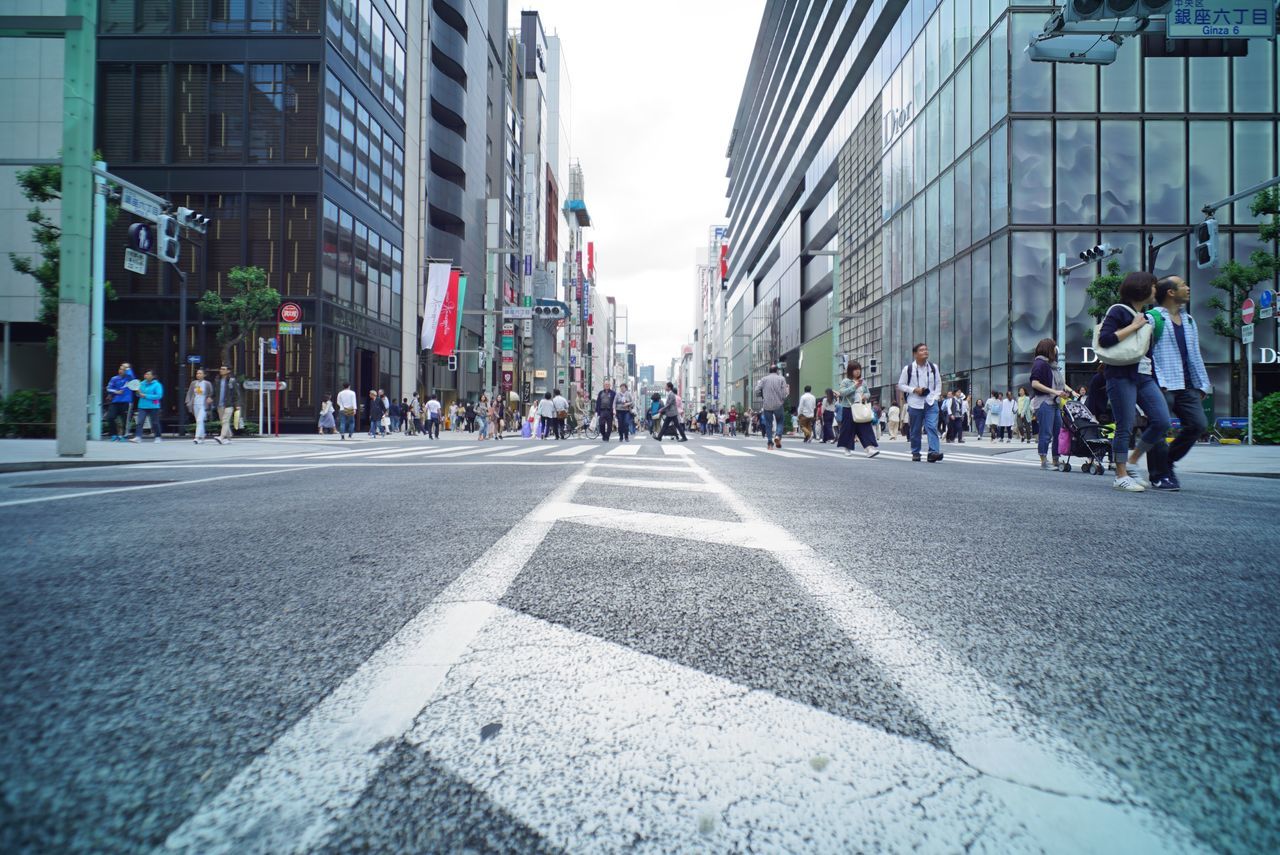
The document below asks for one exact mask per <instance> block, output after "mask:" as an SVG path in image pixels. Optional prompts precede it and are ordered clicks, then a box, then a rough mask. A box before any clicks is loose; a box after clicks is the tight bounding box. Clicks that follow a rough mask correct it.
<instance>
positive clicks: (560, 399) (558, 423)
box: [551, 389, 569, 439]
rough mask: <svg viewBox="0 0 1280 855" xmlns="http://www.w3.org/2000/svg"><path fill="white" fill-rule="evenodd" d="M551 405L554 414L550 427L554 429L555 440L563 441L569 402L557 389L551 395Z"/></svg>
mask: <svg viewBox="0 0 1280 855" xmlns="http://www.w3.org/2000/svg"><path fill="white" fill-rule="evenodd" d="M551 405H552V409H553V410H554V412H555V416H554V418H552V420H551V426H552V427H553V428H555V432H556V439H564V437H565V433H564V429H565V423H566V422H567V421H568V419H569V400H568V399H567V398H565V396H564V395H563V394H561V393H560V390H559V389H556V390H554V391H553V392H552V393H551Z"/></svg>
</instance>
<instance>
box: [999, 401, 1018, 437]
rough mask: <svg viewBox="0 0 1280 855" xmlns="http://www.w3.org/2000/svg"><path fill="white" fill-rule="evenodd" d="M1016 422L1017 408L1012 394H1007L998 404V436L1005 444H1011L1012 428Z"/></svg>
mask: <svg viewBox="0 0 1280 855" xmlns="http://www.w3.org/2000/svg"><path fill="white" fill-rule="evenodd" d="M1017 422H1018V408H1017V406H1016V405H1015V404H1014V401H1013V393H1012V392H1007V393H1006V394H1005V396H1004V399H1003V400H1002V401H1001V402H1000V427H999V434H1000V436H1001V437H1002V438H1003V439H1004V441H1005V442H1013V426H1014V425H1015V424H1017Z"/></svg>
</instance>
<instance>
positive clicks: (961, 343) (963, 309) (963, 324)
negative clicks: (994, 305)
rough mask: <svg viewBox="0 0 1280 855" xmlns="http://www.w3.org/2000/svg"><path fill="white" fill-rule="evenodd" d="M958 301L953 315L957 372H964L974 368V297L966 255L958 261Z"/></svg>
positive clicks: (956, 266) (956, 268) (956, 269)
mask: <svg viewBox="0 0 1280 855" xmlns="http://www.w3.org/2000/svg"><path fill="white" fill-rule="evenodd" d="M955 278H956V301H955V310H954V312H953V315H954V317H955V324H956V358H955V366H956V369H957V370H960V371H964V370H967V369H969V368H972V367H973V346H972V336H973V296H972V294H971V292H970V288H971V286H972V283H971V282H970V281H969V256H967V255H964V256H961V257H960V258H959V260H957V261H956V265H955Z"/></svg>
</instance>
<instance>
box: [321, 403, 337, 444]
mask: <svg viewBox="0 0 1280 855" xmlns="http://www.w3.org/2000/svg"><path fill="white" fill-rule="evenodd" d="M319 428H320V435H321V436H323V435H324V434H326V433H333V428H334V423H333V399H332V398H330V397H329V396H328V395H325V396H324V400H323V401H321V402H320V423H319Z"/></svg>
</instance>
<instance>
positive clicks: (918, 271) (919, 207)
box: [911, 195, 928, 276]
mask: <svg viewBox="0 0 1280 855" xmlns="http://www.w3.org/2000/svg"><path fill="white" fill-rule="evenodd" d="M924 212H925V197H924V196H923V195H920V196H917V197H916V201H915V204H913V205H912V206H911V219H912V220H913V221H914V225H913V227H912V233H913V234H914V236H915V242H914V244H913V245H912V248H911V252H912V254H913V255H914V256H915V260H914V263H913V264H912V269H913V270H914V271H915V275H916V276H920V275H922V274H923V273H924V271H925V263H926V262H925V241H926V239H927V237H928V233H927V231H926V230H925V225H924Z"/></svg>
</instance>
